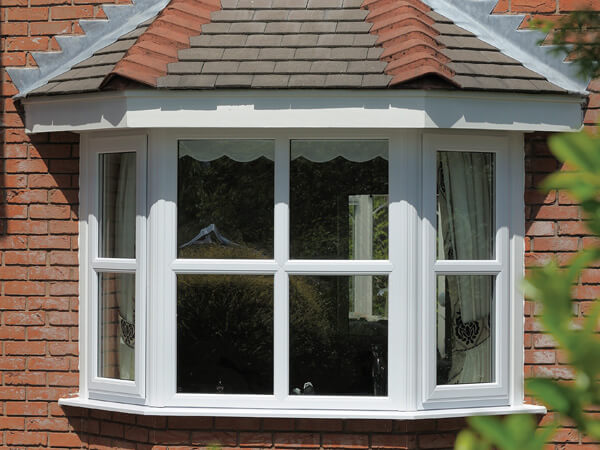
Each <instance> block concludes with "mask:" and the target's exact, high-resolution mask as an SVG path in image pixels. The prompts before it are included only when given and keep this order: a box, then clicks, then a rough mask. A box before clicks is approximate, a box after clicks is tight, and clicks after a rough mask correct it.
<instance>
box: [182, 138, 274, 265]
mask: <svg viewBox="0 0 600 450" xmlns="http://www.w3.org/2000/svg"><path fill="white" fill-rule="evenodd" d="M274 155H275V145H274V141H272V140H193V141H191V140H190V141H179V165H178V172H177V177H178V178H177V180H178V182H177V186H178V188H177V223H178V225H177V248H178V252H177V253H178V257H179V258H220V259H239V258H242V259H272V258H273V217H274V211H273V209H274V206H273V205H274V167H275V166H274V162H273V160H274Z"/></svg>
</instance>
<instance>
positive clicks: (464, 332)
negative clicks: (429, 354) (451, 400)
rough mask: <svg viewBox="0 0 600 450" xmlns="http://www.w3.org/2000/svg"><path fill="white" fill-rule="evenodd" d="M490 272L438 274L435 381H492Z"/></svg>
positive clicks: (493, 279) (450, 382)
mask: <svg viewBox="0 0 600 450" xmlns="http://www.w3.org/2000/svg"><path fill="white" fill-rule="evenodd" d="M494 281H495V276H493V275H439V276H438V278H437V305H436V310H437V384H471V383H492V382H494V364H493V361H494V356H493V355H494V342H493V323H494V320H493V305H494Z"/></svg>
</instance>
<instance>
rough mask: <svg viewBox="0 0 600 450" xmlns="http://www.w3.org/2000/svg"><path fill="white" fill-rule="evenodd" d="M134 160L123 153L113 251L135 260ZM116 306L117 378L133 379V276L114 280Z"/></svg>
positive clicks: (133, 157) (117, 195) (115, 211)
mask: <svg viewBox="0 0 600 450" xmlns="http://www.w3.org/2000/svg"><path fill="white" fill-rule="evenodd" d="M135 169H136V158H135V153H124V154H122V157H121V165H120V168H119V178H118V186H117V192H116V200H115V210H114V214H115V216H114V217H115V228H116V229H115V250H116V253H118V254H120V255H127V257H129V258H135V219H136V212H137V211H136V190H135V185H136V170H135ZM117 298H118V303H119V316H120V317H119V378H120V379H122V380H134V379H135V276H134V275H130V274H123V276H119V277H118V278H117Z"/></svg>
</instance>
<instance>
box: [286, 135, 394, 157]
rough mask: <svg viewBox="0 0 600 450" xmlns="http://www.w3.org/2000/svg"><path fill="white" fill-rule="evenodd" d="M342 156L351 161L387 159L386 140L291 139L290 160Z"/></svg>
mask: <svg viewBox="0 0 600 450" xmlns="http://www.w3.org/2000/svg"><path fill="white" fill-rule="evenodd" d="M340 156H341V157H342V158H344V159H347V160H348V161H352V162H366V161H370V160H372V159H375V158H383V159H385V160H387V159H388V143H387V141H373V140H371V141H333V140H332V141H292V154H291V158H292V160H294V159H296V158H301V157H302V158H305V159H308V160H309V161H312V162H326V161H331V160H332V159H335V158H337V157H340Z"/></svg>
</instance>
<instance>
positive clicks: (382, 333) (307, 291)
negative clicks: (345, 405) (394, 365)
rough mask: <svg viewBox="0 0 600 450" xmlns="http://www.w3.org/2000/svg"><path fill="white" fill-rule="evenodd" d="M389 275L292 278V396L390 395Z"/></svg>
mask: <svg viewBox="0 0 600 450" xmlns="http://www.w3.org/2000/svg"><path fill="white" fill-rule="evenodd" d="M387 345H388V278H387V276H365V275H354V276H290V394H292V395H313V394H315V395H363V396H386V395H387V366H388V365H387Z"/></svg>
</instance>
